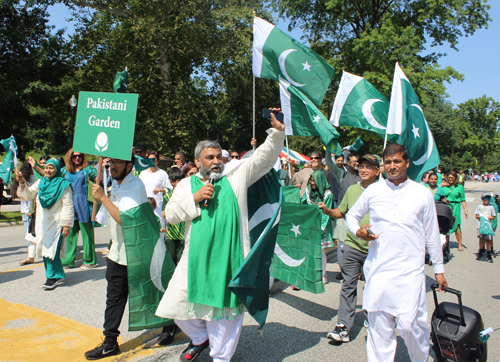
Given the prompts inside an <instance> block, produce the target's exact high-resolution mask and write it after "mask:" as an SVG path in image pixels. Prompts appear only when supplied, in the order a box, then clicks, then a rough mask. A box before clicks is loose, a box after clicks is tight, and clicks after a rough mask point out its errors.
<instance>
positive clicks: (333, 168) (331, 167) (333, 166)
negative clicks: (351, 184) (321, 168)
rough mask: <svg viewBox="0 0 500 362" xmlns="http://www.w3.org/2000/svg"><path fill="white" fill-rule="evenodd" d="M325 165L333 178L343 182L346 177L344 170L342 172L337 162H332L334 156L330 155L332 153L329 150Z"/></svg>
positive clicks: (326, 153)
mask: <svg viewBox="0 0 500 362" xmlns="http://www.w3.org/2000/svg"><path fill="white" fill-rule="evenodd" d="M325 148H326V147H325ZM325 163H326V165H327V166H328V169H329V170H330V172H331V173H332V175H333V177H335V178H336V179H337V181H338V182H340V181H342V178H343V177H344V170H342V169H341V168H340V167H338V166H337V165H336V164H335V162H333V161H332V154H331V153H330V151H328V148H326V151H325Z"/></svg>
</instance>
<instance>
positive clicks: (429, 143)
mask: <svg viewBox="0 0 500 362" xmlns="http://www.w3.org/2000/svg"><path fill="white" fill-rule="evenodd" d="M411 106H412V107H415V108H417V109H418V110H419V111H420V112H421V113H422V117H424V123H425V127H426V128H427V151H426V152H425V154H424V155H423V156H422V157H420V158H419V159H418V160H416V161H413V163H414V164H415V165H417V166H420V165H423V164H424V163H425V161H427V160H428V159H429V157H430V156H431V154H432V149H433V148H434V138H433V137H432V133H431V130H430V129H429V125H428V124H427V120H426V119H425V115H424V111H423V110H422V107H420V106H419V105H418V104H411ZM419 137H420V136H419Z"/></svg>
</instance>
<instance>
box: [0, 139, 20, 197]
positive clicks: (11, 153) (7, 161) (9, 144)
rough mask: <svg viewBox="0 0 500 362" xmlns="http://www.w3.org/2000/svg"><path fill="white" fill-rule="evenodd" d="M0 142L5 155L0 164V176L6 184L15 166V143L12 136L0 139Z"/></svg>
mask: <svg viewBox="0 0 500 362" xmlns="http://www.w3.org/2000/svg"><path fill="white" fill-rule="evenodd" d="M0 143H1V144H2V146H3V148H5V157H4V159H3V161H2V164H1V165H0V177H1V178H2V180H3V182H4V184H5V185H8V184H9V183H10V179H11V176H12V171H13V170H14V168H15V167H16V166H17V144H16V140H15V138H14V136H10V138H6V139H4V140H0ZM0 196H1V195H0ZM0 198H1V197H0Z"/></svg>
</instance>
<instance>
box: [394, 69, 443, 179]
mask: <svg viewBox="0 0 500 362" xmlns="http://www.w3.org/2000/svg"><path fill="white" fill-rule="evenodd" d="M387 135H388V137H389V136H390V135H397V139H396V140H395V142H396V143H397V144H399V145H402V146H404V147H405V148H406V149H407V151H408V157H409V158H410V167H409V168H408V171H407V174H408V177H409V178H411V179H412V180H414V181H417V180H418V181H420V179H421V177H422V174H423V173H424V172H426V171H428V170H430V169H432V168H434V167H437V166H438V165H439V163H440V162H441V159H440V158H439V152H438V150H437V147H436V143H435V142H434V137H433V136H432V133H431V130H430V128H429V125H428V123H427V120H426V119H425V115H424V111H423V110H422V107H421V106H420V102H419V100H418V97H417V94H416V93H415V91H414V90H413V87H412V86H411V83H410V81H409V80H408V78H407V77H406V75H405V74H404V73H403V71H402V70H401V68H400V66H399V64H398V63H396V70H395V72H394V81H393V83H392V93H391V103H390V107H389V118H388V121H387Z"/></svg>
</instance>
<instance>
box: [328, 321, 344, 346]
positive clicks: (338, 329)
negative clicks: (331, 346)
mask: <svg viewBox="0 0 500 362" xmlns="http://www.w3.org/2000/svg"><path fill="white" fill-rule="evenodd" d="M326 337H327V338H328V339H333V340H334V341H337V342H349V332H348V331H347V328H346V326H344V325H343V324H337V325H336V326H335V329H334V330H333V331H332V332H330V333H328V335H327V336H326Z"/></svg>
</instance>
